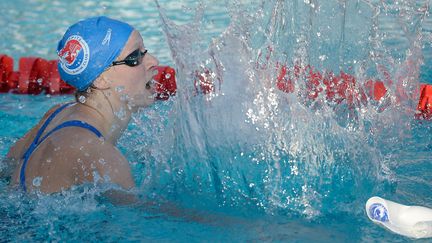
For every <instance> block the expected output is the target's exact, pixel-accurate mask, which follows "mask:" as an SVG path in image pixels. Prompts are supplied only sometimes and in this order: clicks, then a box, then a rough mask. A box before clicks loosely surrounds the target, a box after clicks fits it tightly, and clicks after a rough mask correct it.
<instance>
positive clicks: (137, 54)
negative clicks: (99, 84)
mask: <svg viewBox="0 0 432 243" xmlns="http://www.w3.org/2000/svg"><path fill="white" fill-rule="evenodd" d="M146 53H147V50H144V51H141V50H140V49H136V50H135V51H133V52H132V53H131V54H129V55H128V56H127V57H126V58H125V59H123V60H120V61H114V62H113V63H112V64H111V66H116V65H122V64H125V65H128V66H129V67H135V66H138V65H140V64H141V63H142V60H143V58H144V56H145V54H146Z"/></svg>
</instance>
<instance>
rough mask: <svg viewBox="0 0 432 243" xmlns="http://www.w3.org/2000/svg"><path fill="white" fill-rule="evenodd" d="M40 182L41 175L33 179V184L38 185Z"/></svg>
mask: <svg viewBox="0 0 432 243" xmlns="http://www.w3.org/2000/svg"><path fill="white" fill-rule="evenodd" d="M41 184H42V177H41V176H38V177H35V178H34V179H33V186H35V187H40V185H41Z"/></svg>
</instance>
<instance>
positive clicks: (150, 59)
mask: <svg viewBox="0 0 432 243" xmlns="http://www.w3.org/2000/svg"><path fill="white" fill-rule="evenodd" d="M144 59H145V60H144V63H145V68H146V70H150V69H152V68H153V67H155V66H158V65H159V60H158V59H157V58H156V57H154V56H153V55H151V54H149V53H147V54H146V55H145V56H144Z"/></svg>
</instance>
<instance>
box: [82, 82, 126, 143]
mask: <svg viewBox="0 0 432 243" xmlns="http://www.w3.org/2000/svg"><path fill="white" fill-rule="evenodd" d="M78 106H79V107H80V109H87V110H89V109H90V110H91V111H90V113H89V114H90V116H91V117H89V118H90V119H91V121H89V122H91V123H92V125H94V126H96V127H97V128H98V129H100V130H99V131H100V132H101V133H102V135H103V136H104V138H105V140H106V141H109V142H111V143H112V144H116V143H117V140H118V139H119V138H120V136H121V134H122V133H123V131H124V130H125V129H126V128H127V126H128V124H129V121H130V119H131V117H132V111H131V109H130V107H128V105H127V103H126V101H121V100H120V97H118V95H117V94H116V92H113V91H112V90H110V89H107V90H94V91H92V94H91V95H89V97H88V98H87V99H86V101H85V103H83V104H82V103H78Z"/></svg>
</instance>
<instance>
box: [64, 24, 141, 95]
mask: <svg viewBox="0 0 432 243" xmlns="http://www.w3.org/2000/svg"><path fill="white" fill-rule="evenodd" d="M133 30H134V29H133V27H132V26H130V25H129V24H126V23H124V22H121V21H118V20H114V19H110V18H107V17H104V16H100V17H93V18H88V19H85V20H82V21H80V22H78V23H76V24H74V25H72V26H71V27H69V29H68V30H67V31H66V33H65V34H64V36H63V38H62V39H61V40H60V41H59V43H58V46H57V54H58V56H59V63H58V70H59V72H60V76H61V78H62V79H63V80H64V81H65V82H66V83H68V84H70V85H72V86H74V87H75V88H77V89H78V90H79V91H83V90H85V89H86V88H88V87H89V86H90V85H91V84H92V83H93V81H94V80H95V79H96V78H97V77H98V76H99V75H100V74H101V73H102V72H104V71H105V69H106V68H108V67H109V66H110V65H111V63H112V62H113V61H115V59H116V58H117V57H118V56H119V55H120V53H121V51H122V49H123V47H124V46H125V45H126V42H127V41H128V39H129V36H130V35H131V33H132V31H133Z"/></svg>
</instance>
